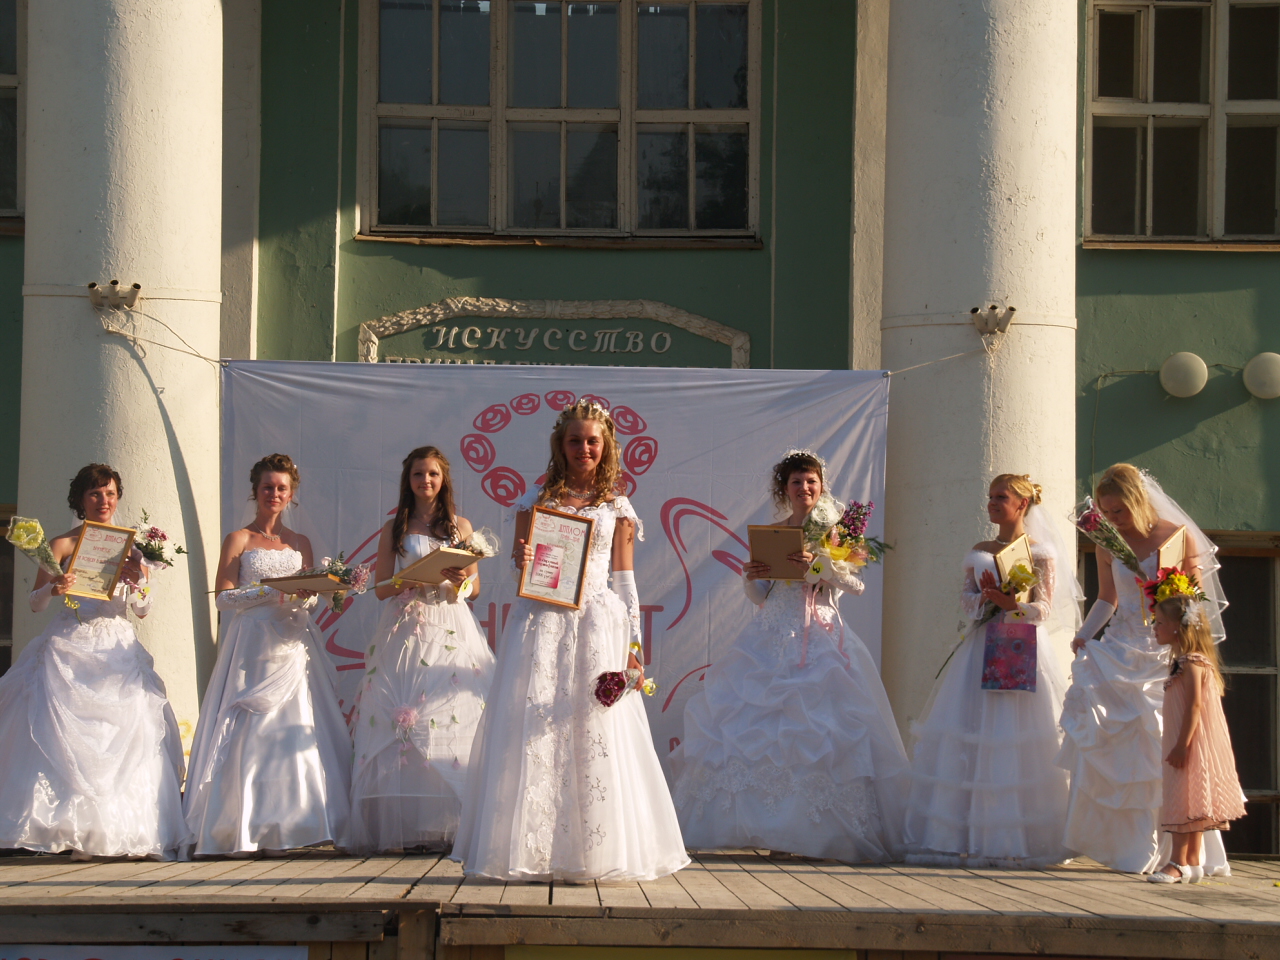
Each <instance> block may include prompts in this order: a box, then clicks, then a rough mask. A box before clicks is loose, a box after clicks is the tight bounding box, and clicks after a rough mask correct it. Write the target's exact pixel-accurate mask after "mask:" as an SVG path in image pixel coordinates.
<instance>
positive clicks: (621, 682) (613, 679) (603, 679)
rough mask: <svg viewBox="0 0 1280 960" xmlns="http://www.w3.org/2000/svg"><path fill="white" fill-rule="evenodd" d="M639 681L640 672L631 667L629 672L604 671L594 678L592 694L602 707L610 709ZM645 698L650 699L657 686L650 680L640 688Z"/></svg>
mask: <svg viewBox="0 0 1280 960" xmlns="http://www.w3.org/2000/svg"><path fill="white" fill-rule="evenodd" d="M639 679H640V671H639V670H637V669H635V668H634V667H632V668H631V669H629V670H606V671H605V672H604V673H602V674H600V676H598V677H596V682H595V684H594V685H593V689H592V692H593V693H594V694H595V698H596V700H597V701H598V702H599V704H600V706H602V707H612V706H613V705H614V704H615V703H617V702H618V701H619V700H621V699H622V695H623V694H624V693H626V692H627V691H628V690H630V689H631V688H632V687H634V686H635V685H636V681H637V680H639ZM640 689H641V690H643V691H644V693H645V696H648V697H652V696H653V695H654V693H655V692H657V689H658V685H657V684H656V683H654V682H653V680H652V679H646V680H645V682H644V684H643V685H642V686H641V687H640Z"/></svg>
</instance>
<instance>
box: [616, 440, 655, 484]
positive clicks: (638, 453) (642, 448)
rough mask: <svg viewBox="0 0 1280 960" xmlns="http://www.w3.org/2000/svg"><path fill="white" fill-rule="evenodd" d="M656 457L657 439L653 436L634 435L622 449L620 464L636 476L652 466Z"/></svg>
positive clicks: (641, 474)
mask: <svg viewBox="0 0 1280 960" xmlns="http://www.w3.org/2000/svg"><path fill="white" fill-rule="evenodd" d="M657 459H658V441H657V440H655V439H654V438H653V437H636V438H635V439H634V440H632V441H631V442H630V443H628V444H627V448H626V449H625V450H624V451H622V465H623V466H625V467H626V468H627V469H628V470H630V471H631V472H632V473H634V474H635V475H636V476H637V477H639V476H643V475H644V472H645V471H646V470H648V469H649V468H650V467H652V466H653V461H655V460H657Z"/></svg>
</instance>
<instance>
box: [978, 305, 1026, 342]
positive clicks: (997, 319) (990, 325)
mask: <svg viewBox="0 0 1280 960" xmlns="http://www.w3.org/2000/svg"><path fill="white" fill-rule="evenodd" d="M1017 310H1018V308H1017V307H1006V306H1005V304H1004V301H1003V300H996V301H995V302H994V303H989V304H988V305H987V306H985V307H974V308H973V309H972V310H970V311H969V313H970V315H971V316H972V317H973V325H974V326H975V327H976V328H977V330H978V332H979V333H980V334H982V335H983V336H986V335H987V334H989V333H1004V332H1005V331H1006V330H1008V329H1009V324H1011V323H1012V322H1013V315H1014V313H1016V312H1017Z"/></svg>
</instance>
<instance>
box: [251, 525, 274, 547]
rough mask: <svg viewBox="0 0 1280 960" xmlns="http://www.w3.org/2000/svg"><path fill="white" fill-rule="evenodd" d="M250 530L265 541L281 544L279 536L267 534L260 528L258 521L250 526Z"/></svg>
mask: <svg viewBox="0 0 1280 960" xmlns="http://www.w3.org/2000/svg"><path fill="white" fill-rule="evenodd" d="M255 528H256V529H255ZM249 529H250V530H253V532H254V533H256V534H257V535H258V536H260V537H261V538H262V539H263V540H270V541H271V542H272V543H279V542H280V538H279V537H278V536H276V535H275V534H272V533H267V531H265V530H263V529H262V528H261V527H259V526H258V521H256V520H255V521H254V522H253V523H251V524H249Z"/></svg>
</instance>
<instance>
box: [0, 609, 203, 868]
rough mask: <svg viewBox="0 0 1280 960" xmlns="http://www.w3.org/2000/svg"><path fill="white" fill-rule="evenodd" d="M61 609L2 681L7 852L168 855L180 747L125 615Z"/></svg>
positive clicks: (175, 841) (2, 807)
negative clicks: (17, 849) (75, 613)
mask: <svg viewBox="0 0 1280 960" xmlns="http://www.w3.org/2000/svg"><path fill="white" fill-rule="evenodd" d="M91 605H92V601H82V602H81V614H82V617H83V619H84V622H83V623H77V622H76V620H75V619H74V617H73V616H72V615H71V614H69V613H60V614H59V615H58V617H57V619H56V620H54V622H53V623H52V624H51V625H50V627H49V629H48V630H47V631H46V632H45V633H44V634H43V635H42V636H40V637H37V638H36V639H35V640H33V641H32V642H31V643H30V645H28V646H27V648H26V649H25V650H23V652H22V655H21V656H20V657H19V658H18V662H17V663H15V664H14V665H13V667H12V669H10V670H9V672H8V673H7V674H6V675H5V676H4V677H3V678H0V770H2V771H4V773H3V776H2V777H0V847H24V848H26V849H28V850H41V851H45V852H48V853H57V852H59V851H63V850H78V851H81V852H82V853H86V854H90V855H93V856H102V857H153V858H156V859H163V860H171V859H174V858H175V857H177V856H178V855H179V853H180V850H181V848H182V846H183V845H184V844H185V843H186V841H187V829H186V823H185V821H184V820H183V817H182V801H181V797H180V795H179V789H180V785H181V783H182V740H181V737H180V736H179V733H178V725H177V721H176V720H175V719H174V716H173V710H172V709H171V708H170V706H169V701H168V699H167V698H166V697H165V689H164V684H163V683H162V682H161V680H160V678H159V677H158V676H157V675H156V672H155V669H154V666H153V661H152V659H151V655H150V654H149V653H147V651H146V649H145V648H144V647H143V646H142V644H140V643H139V642H138V638H137V635H136V634H135V633H134V631H133V627H132V626H131V625H130V624H129V622H128V621H127V620H126V619H125V618H124V617H123V616H119V617H100V618H93V617H92V616H91V615H90V612H89V611H90V608H91Z"/></svg>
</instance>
